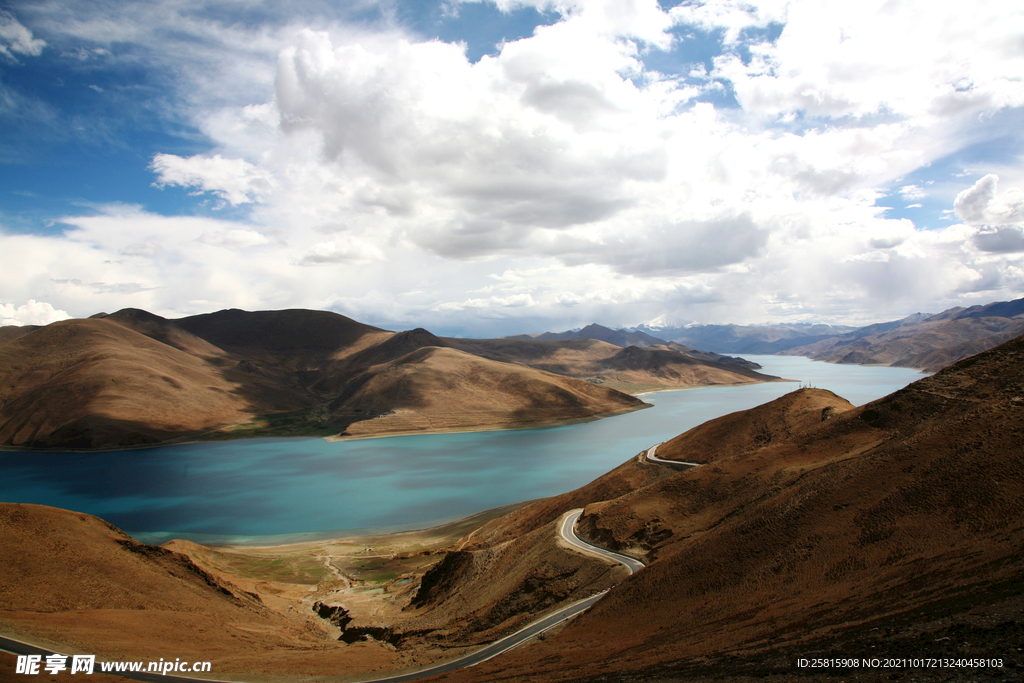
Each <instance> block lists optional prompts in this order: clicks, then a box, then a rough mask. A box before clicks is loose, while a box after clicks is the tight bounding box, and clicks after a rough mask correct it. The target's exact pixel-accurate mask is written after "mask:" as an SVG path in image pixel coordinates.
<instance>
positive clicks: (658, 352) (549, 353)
mask: <svg viewBox="0 0 1024 683" xmlns="http://www.w3.org/2000/svg"><path fill="white" fill-rule="evenodd" d="M445 341H446V342H447V343H448V344H449V345H451V346H453V347H454V348H457V349H461V350H463V351H467V352H469V353H473V354H475V355H478V356H483V357H485V358H490V359H492V360H498V361H502V362H505V363H519V364H522V365H528V366H530V367H532V368H537V369H539V370H545V371H547V372H554V373H557V374H560V375H568V376H570V377H578V378H580V379H586V380H588V381H590V382H593V383H599V384H605V385H607V386H611V387H614V388H616V389H620V390H623V391H630V392H637V391H651V390H656V389H665V388H682V387H694V386H713V385H735V384H749V383H753V382H770V381H777V380H778V378H777V377H772V376H770V375H763V374H760V373H758V372H755V371H754V370H755V367H760V366H756V364H753V363H750V362H748V361H744V360H743V359H740V358H735V359H734V358H726V357H724V356H718V355H717V354H705V353H702V352H699V351H693V350H692V349H688V348H687V347H685V346H682V345H681V344H674V345H669V346H664V345H657V346H648V347H639V346H627V347H626V348H622V347H620V346H616V345H614V344H610V343H607V342H604V341H600V340H596V339H570V340H563V341H550V340H543V339H523V338H506V339H446V340H445Z"/></svg>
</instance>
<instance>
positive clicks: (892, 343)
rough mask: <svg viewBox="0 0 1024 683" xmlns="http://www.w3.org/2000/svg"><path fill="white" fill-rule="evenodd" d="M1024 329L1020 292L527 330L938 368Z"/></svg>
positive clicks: (712, 352)
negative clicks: (826, 316) (766, 320)
mask: <svg viewBox="0 0 1024 683" xmlns="http://www.w3.org/2000/svg"><path fill="white" fill-rule="evenodd" d="M1022 333H1024V298H1022V299H1016V300H1014V301H999V302H995V303H991V304H987V305H984V306H972V307H970V308H960V307H957V308H951V309H949V310H946V311H943V312H942V313H939V314H937V315H932V314H929V313H915V314H913V315H910V316H907V317H906V318H902V319H900V320H893V321H890V322H885V323H877V324H874V325H867V326H865V327H849V326H842V325H827V324H821V323H817V324H810V323H787V324H779V325H697V324H691V325H686V326H684V327H659V328H652V327H647V326H645V325H640V326H638V327H636V328H632V329H620V330H610V329H609V328H607V327H602V326H601V325H596V324H595V325H588V326H587V327H585V328H583V329H581V330H579V331H571V332H562V333H551V332H546V333H544V334H540V335H520V337H523V336H530V337H532V338H535V339H582V338H592V339H601V340H603V341H607V342H608V343H611V344H616V345H618V346H626V345H630V344H633V345H637V346H653V345H658V344H661V345H668V346H671V345H672V344H678V345H682V346H683V347H689V348H690V353H691V355H694V354H695V353H698V354H699V353H700V352H695V351H694V349H700V350H701V352H704V353H706V354H709V355H708V357H709V358H710V357H717V358H718V359H719V362H729V360H725V357H723V356H721V355H719V354H732V353H738V354H757V355H773V354H778V355H794V356H808V357H810V358H813V359H814V360H824V361H829V362H833V363H858V364H862V365H895V366H900V367H911V368H919V369H922V370H926V371H928V372H935V371H937V370H939V369H941V368H943V367H945V366H947V365H949V364H951V363H954V362H956V361H958V360H961V359H963V358H966V357H967V356H970V355H973V354H975V353H980V352H981V351H985V350H987V349H990V348H992V347H994V346H997V345H998V344H1001V343H1003V342H1005V341H1007V340H1009V339H1012V338H1013V337H1016V336H1017V335H1019V334H1022Z"/></svg>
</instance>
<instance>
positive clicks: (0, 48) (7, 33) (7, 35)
mask: <svg viewBox="0 0 1024 683" xmlns="http://www.w3.org/2000/svg"><path fill="white" fill-rule="evenodd" d="M44 47H46V41H44V40H42V39H40V38H33V37H32V32H31V31H29V30H28V29H27V28H25V27H24V26H22V24H21V22H20V21H18V20H17V19H16V18H15V17H14V16H13V15H12V14H11V13H10V12H5V11H3V10H0V57H3V58H5V59H7V60H9V61H17V58H16V57H15V53H17V54H21V55H28V56H30V57H38V56H39V55H41V54H43V48H44Z"/></svg>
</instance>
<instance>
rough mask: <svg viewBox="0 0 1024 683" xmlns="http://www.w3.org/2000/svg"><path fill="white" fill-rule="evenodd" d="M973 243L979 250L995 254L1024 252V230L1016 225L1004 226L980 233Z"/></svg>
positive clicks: (987, 229) (975, 236)
mask: <svg viewBox="0 0 1024 683" xmlns="http://www.w3.org/2000/svg"><path fill="white" fill-rule="evenodd" d="M971 241H972V242H973V243H974V246H976V247H977V248H978V249H981V250H982V251H986V252H989V253H993V254H1014V253H1020V252H1024V230H1022V228H1021V227H1019V226H1015V225H1002V226H999V227H996V228H985V229H983V230H981V231H979V232H978V233H977V234H976V235H974V237H973V238H971Z"/></svg>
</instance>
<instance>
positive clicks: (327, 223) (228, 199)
mask: <svg viewBox="0 0 1024 683" xmlns="http://www.w3.org/2000/svg"><path fill="white" fill-rule="evenodd" d="M496 4H497V5H498V6H499V7H500V8H502V9H505V10H509V9H514V8H515V7H518V6H526V5H530V6H535V7H538V8H540V9H546V10H553V11H555V12H558V13H560V16H561V18H560V20H559V21H557V22H555V23H554V24H552V25H550V26H541V27H539V28H538V29H537V30H536V31H535V33H534V34H533V35H531V36H529V37H527V38H523V39H521V40H516V41H511V42H508V43H505V44H503V45H502V46H500V47H499V48H498V50H497V52H496V53H495V54H493V55H491V56H485V57H483V58H481V59H480V60H479V61H477V62H476V63H471V62H470V61H469V60H468V59H467V57H466V54H465V52H464V48H463V46H461V45H457V44H446V43H443V42H439V41H437V40H425V39H423V38H422V37H418V36H416V35H413V34H412V33H411V32H408V31H402V30H400V29H398V28H395V27H393V26H390V27H386V28H378V29H372V28H367V27H365V26H364V27H362V28H354V27H353V26H351V25H347V24H345V23H343V22H341V21H333V22H332V21H328V20H325V21H318V22H308V23H309V25H311V26H315V27H316V29H317V30H312V29H310V28H307V27H306V26H305V25H304V22H302V21H299V20H296V21H295V22H294V23H287V22H282V23H280V24H278V25H276V26H272V27H268V28H265V29H262V30H259V31H256V30H246V29H244V28H239V27H237V26H230V27H228V26H223V25H218V24H217V23H216V22H213V23H211V24H209V25H204V24H203V23H202V22H200V21H198V20H196V19H195V18H194V17H190V16H187V13H184V14H182V13H177V14H176V13H175V11H174V8H173V7H172V6H171V5H170V4H167V3H156V5H155V7H149V5H148V4H147V3H142V4H139V5H137V6H136V5H132V6H131V7H128V8H126V12H127V13H128V15H127V16H128V18H127V19H122V20H119V22H120V23H117V22H114V20H113V19H109V18H108V19H106V20H103V21H101V20H100V19H99V18H97V17H90V18H89V19H88V21H86V20H83V19H81V18H79V19H76V20H75V21H68V22H66V23H67V27H68V28H67V29H66V30H67V31H68V32H69V33H70V34H73V35H75V36H78V37H81V38H82V39H90V40H97V41H99V42H100V43H102V44H106V42H105V41H107V40H114V39H115V38H116V39H117V40H121V41H125V42H128V43H132V42H137V43H139V44H146V45H158V44H160V42H159V41H157V40H155V38H154V34H153V33H152V31H153V29H152V28H151V27H153V26H161V25H163V26H172V27H174V32H175V35H179V34H180V35H182V36H191V37H192V38H194V42H195V44H196V45H197V46H198V47H197V48H196V50H195V51H194V52H190V53H188V54H186V55H182V56H176V55H174V54H172V53H173V51H174V50H179V51H180V49H181V45H182V44H183V43H174V44H173V45H172V46H170V47H167V48H166V49H165V51H164V52H161V53H159V55H160V56H159V59H161V60H163V62H162V63H166V64H167V65H170V66H173V67H176V68H175V69H173V71H174V73H176V74H180V78H181V82H180V83H179V84H178V85H179V87H180V91H179V92H180V94H181V95H182V96H181V97H178V98H176V101H180V103H181V104H179V105H178V106H181V107H182V109H181V111H179V112H176V113H177V114H179V115H181V116H183V117H185V118H187V119H188V120H190V121H192V122H194V124H195V125H196V126H197V127H198V128H199V129H200V130H201V131H202V132H203V133H204V134H205V135H206V136H207V137H208V138H209V139H210V140H211V150H210V151H208V152H206V153H204V154H198V155H194V156H190V157H182V156H176V155H173V154H157V155H156V156H155V157H154V158H153V161H152V169H153V171H154V172H155V180H156V182H157V184H160V185H163V186H166V187H171V186H175V187H183V188H187V189H188V190H189V191H191V192H194V193H197V194H200V193H205V194H209V195H211V196H212V197H215V198H216V199H218V200H220V201H221V202H224V203H226V204H229V205H231V206H235V207H244V211H245V214H244V215H245V216H246V217H245V219H244V220H243V219H239V220H234V221H230V220H212V219H205V218H197V217H178V218H175V217H161V216H156V215H153V214H151V213H148V212H146V211H144V210H141V209H134V208H131V207H106V208H103V209H101V210H100V211H98V212H97V214H96V215H92V216H76V217H69V218H67V219H66V222H67V224H69V225H70V226H71V229H69V230H68V231H67V233H66V234H65V235H63V236H54V237H46V238H43V237H25V236H10V235H2V234H0V291H4V292H5V294H6V293H8V292H10V294H8V296H11V297H14V295H17V297H18V298H17V299H16V300H26V299H27V298H28V297H29V296H33V297H35V298H36V299H45V300H48V301H52V302H54V303H55V305H59V306H61V307H63V308H66V309H67V310H70V311H73V312H75V313H76V314H77V313H78V312H86V311H90V312H94V310H96V309H98V308H108V309H110V308H117V307H120V306H121V305H127V304H131V305H138V306H140V307H148V308H151V309H154V310H155V311H156V312H160V313H162V314H172V315H175V314H185V313H193V312H201V311H203V310H210V309H211V308H216V307H226V306H235V307H241V308H271V307H285V306H306V307H332V308H334V309H336V310H339V311H340V312H343V313H345V314H347V315H352V316H354V317H357V318H360V319H364V320H367V321H368V322H376V323H378V324H384V323H388V324H391V323H392V322H395V323H396V324H398V323H401V324H404V322H408V323H409V324H415V325H442V326H449V327H450V326H456V325H458V324H463V323H460V322H459V321H465V320H473V321H476V320H485V319H488V316H489V315H490V314H489V313H488V311H493V312H494V313H493V318H494V319H499V318H501V319H506V320H512V319H516V320H521V321H522V323H521V324H522V325H524V326H526V325H538V326H545V327H554V328H561V329H564V328H565V327H571V326H574V325H579V324H586V323H588V322H592V321H593V320H600V321H604V322H612V321H615V320H618V321H620V322H621V323H623V324H631V322H636V321H639V320H650V319H654V318H657V317H658V316H663V315H669V316H672V317H676V318H681V319H693V318H698V319H701V320H705V321H708V322H724V321H740V322H743V321H751V320H764V319H766V318H771V317H772V316H780V317H788V318H793V319H802V318H805V317H812V316H819V317H826V318H831V319H834V320H837V321H857V320H865V321H873V320H876V319H878V318H879V317H885V316H889V315H892V316H895V317H899V316H901V315H905V314H906V312H908V309H909V310H921V309H930V310H941V308H942V307H943V306H944V305H953V304H956V303H961V302H960V301H959V297H961V296H964V295H970V296H979V297H981V296H991V297H993V298H995V297H1002V298H1013V297H1015V296H1020V294H1021V293H1024V289H1022V288H1021V287H1022V276H1021V268H1022V265H1024V264H1022V261H1021V257H1020V256H1019V254H1020V250H1019V249H1018V247H1019V245H1020V241H1021V237H1020V233H1019V231H1016V227H1014V226H1017V225H1019V223H1020V222H1021V221H1020V220H1019V216H1020V213H1019V210H1020V206H1021V202H1020V201H1018V200H1019V197H1018V195H1017V194H1014V193H1015V192H1016V191H1015V190H1010V191H1007V192H1005V193H1003V194H1002V195H998V193H997V192H996V187H995V180H994V176H992V177H993V180H992V181H990V182H989V181H986V182H982V181H979V184H977V185H975V187H974V188H971V189H970V190H965V192H964V193H962V196H964V197H965V199H964V200H963V201H961V200H960V199H958V200H957V202H958V204H957V209H956V210H957V213H958V214H959V215H960V216H961V218H962V219H963V220H964V221H966V222H967V223H968V225H954V226H949V227H947V228H944V229H942V230H926V229H924V226H921V225H915V224H914V223H912V222H910V221H909V220H898V219H891V218H887V217H886V214H885V212H884V210H882V209H881V208H879V207H877V206H876V205H875V203H876V202H877V201H878V200H879V199H880V198H882V197H884V196H888V194H889V193H890V192H891V188H894V187H898V188H899V190H898V192H900V194H901V196H902V197H903V198H904V199H905V200H906V201H907V202H915V200H918V199H923V198H924V197H925V196H928V197H929V199H930V200H929V206H931V205H932V204H933V203H934V202H936V201H938V199H939V198H940V197H942V196H943V194H942V192H940V191H939V190H938V189H937V187H938V186H933V185H927V184H926V182H925V181H923V180H916V182H918V183H919V184H917V185H900V183H903V182H906V181H904V180H902V179H903V178H905V177H913V178H915V179H917V178H918V177H919V175H917V174H915V175H913V176H911V175H910V172H911V171H914V170H916V169H921V168H925V167H927V165H928V164H930V163H931V162H934V161H936V160H939V159H942V158H943V157H947V156H949V155H950V154H952V153H954V152H956V151H957V150H958V149H961V148H963V147H965V146H967V145H969V144H975V143H976V142H978V141H984V140H986V139H988V138H987V137H986V136H991V135H992V130H989V129H986V128H985V125H983V124H984V122H986V121H991V120H993V115H994V114H998V113H999V112H1001V111H1003V112H1005V111H1007V110H1009V109H1011V108H1014V107H1021V106H1024V90H1022V88H1024V86H1022V85H1021V82H1020V80H1019V74H1020V73H1024V63H1022V59H1024V50H1022V46H1021V43H1020V41H1019V35H1021V30H1020V29H1021V28H1022V17H1024V12H1022V10H1020V9H1016V6H1015V5H1010V6H1008V5H1007V4H1006V3H999V2H980V3H978V4H977V5H976V6H972V8H971V10H970V11H969V12H968V11H964V10H963V9H962V7H960V6H958V5H953V4H952V3H927V4H925V3H921V2H908V3H904V4H899V3H882V2H880V1H879V2H871V3H868V4H864V3H848V2H841V1H839V0H823V1H822V2H801V1H789V0H787V1H781V0H780V1H779V2H756V3H748V2H745V1H744V2H739V1H733V0H710V1H709V2H704V3H700V4H697V3H689V4H686V5H681V6H680V7H677V8H673V9H672V10H670V11H664V10H662V9H661V8H660V7H659V5H658V3H657V2H655V1H654V0H635V1H632V0H601V1H595V2H583V1H582V0H579V1H577V0H564V1H562V0H559V1H557V2H556V1H551V2H548V1H545V0H536V1H535V2H526V1H522V2H520V1H517V0H507V1H506V2H498V3H496ZM160 22H163V23H162V24H161V23H160ZM773 23H776V24H785V27H784V29H783V30H782V34H781V36H780V37H779V39H778V40H777V41H775V42H758V41H759V40H760V39H756V40H753V39H751V38H750V36H751V35H753V33H751V31H750V29H764V28H766V27H768V26H769V25H771V24H773ZM673 24H676V25H677V26H679V27H680V29H681V30H680V31H679V33H680V34H682V35H684V36H685V33H686V30H687V27H691V28H692V29H693V30H697V29H701V30H705V31H713V30H719V29H721V30H723V31H724V37H725V42H726V52H725V54H724V55H721V56H719V58H718V59H716V60H715V61H714V65H713V68H712V69H711V72H710V73H706V70H705V69H704V67H703V66H701V67H700V68H696V67H691V66H690V65H683V66H684V71H687V72H691V71H692V72H693V74H694V75H693V78H694V79H696V80H697V81H700V82H701V84H702V85H700V86H699V87H698V86H694V85H693V83H692V82H691V81H687V79H688V78H689V77H690V76H689V75H688V76H680V77H678V78H677V77H674V76H666V75H661V74H655V73H653V72H651V71H648V70H645V66H644V58H645V57H646V56H648V55H651V54H652V53H653V52H654V51H656V50H658V49H660V47H669V46H670V45H671V39H670V36H671V35H672V34H671V33H670V32H669V31H668V29H669V28H670V27H671V26H672V25H673ZM33 25H35V24H33ZM47 26H48V27H49V28H48V30H51V31H59V30H61V29H60V26H61V24H60V22H58V21H56V20H54V21H53V22H51V23H50V24H47ZM45 35H47V37H48V38H49V34H45ZM101 36H111V37H110V38H101ZM681 40H686V38H685V37H684V38H682V39H681ZM746 50H749V51H750V55H749V57H750V59H747V60H746V61H745V59H744V57H745V56H746V52H745V51H746ZM675 56H676V55H674V54H673V55H670V58H674V57H675ZM177 67H180V68H177ZM169 70H171V69H170V67H169ZM711 88H718V96H719V97H722V98H727V97H728V96H729V94H730V93H733V94H735V97H736V100H737V103H738V105H739V107H738V108H731V107H722V106H716V105H713V104H710V103H708V102H696V103H695V102H694V99H695V98H696V99H700V98H701V92H702V89H703V91H704V92H705V94H706V93H707V92H708V91H709V90H710V89H711ZM716 101H718V100H716ZM979 121H980V122H981V123H979ZM997 132H1000V131H997ZM1002 132H1003V133H1005V131H1002ZM1011 134H1016V133H1014V132H1013V131H1011ZM995 170H999V171H1000V173H1001V174H1002V175H1003V177H1004V179H1005V178H1008V176H1007V175H1006V174H1005V172H1004V171H1003V170H1001V169H999V168H997V167H992V168H985V169H983V170H982V171H981V172H983V173H990V172H992V171H995ZM1009 178H1010V180H1009V181H1007V182H1016V180H1014V179H1013V178H1012V176H1009ZM982 180H983V181H984V180H985V179H984V178H983V179H982ZM883 188H890V189H883ZM953 193H955V190H953V191H952V192H949V193H948V196H949V197H950V199H951V198H952V194H953ZM918 208H921V207H918ZM239 213H240V212H238V211H236V212H232V214H231V215H238V214H239ZM915 215H917V214H915ZM980 225H1000V226H1010V227H1013V228H1014V229H1013V230H1008V229H1003V228H991V229H990V228H985V229H982V228H980V227H979V226H980ZM11 250H15V251H14V252H12V251H11ZM11 253H18V254H19V256H18V258H17V259H15V258H14V257H12V256H9V255H8V254H11ZM498 274H500V277H496V275H498ZM76 283H77V284H76ZM82 283H88V284H82ZM118 287H120V288H121V291H122V292H130V293H127V294H123V295H122V296H121V298H120V299H118V298H117V297H115V296H114V292H113V289H112V288H118ZM132 287H135V288H136V289H134V290H132ZM624 311H625V312H628V315H626V314H624V313H623V312H624ZM568 316H572V317H573V319H572V320H567V317H568ZM545 321H555V322H552V324H551V325H550V326H549V325H547V324H546V322H545ZM465 324H466V325H469V324H470V323H465ZM473 324H477V323H473ZM479 324H480V325H481V330H482V329H484V328H486V329H491V330H495V329H497V328H493V327H487V326H486V325H487V324H489V323H487V324H485V323H482V322H481V323H479ZM507 324H508V325H512V324H516V323H513V322H508V323H507ZM500 331H501V332H502V333H504V332H513V331H525V328H524V329H519V330H515V329H507V328H503V329H501V330H500Z"/></svg>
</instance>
